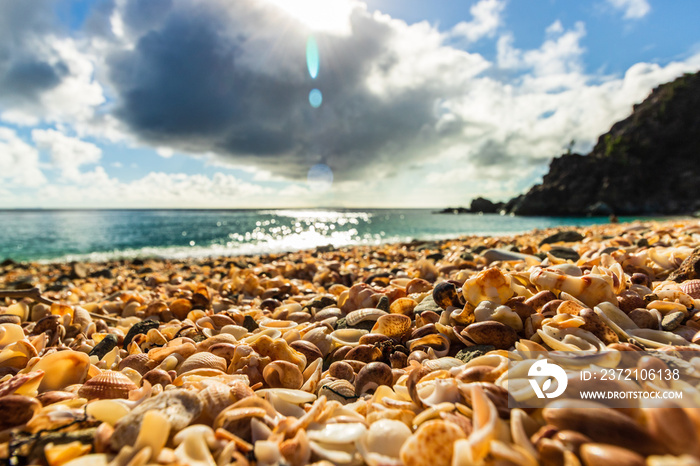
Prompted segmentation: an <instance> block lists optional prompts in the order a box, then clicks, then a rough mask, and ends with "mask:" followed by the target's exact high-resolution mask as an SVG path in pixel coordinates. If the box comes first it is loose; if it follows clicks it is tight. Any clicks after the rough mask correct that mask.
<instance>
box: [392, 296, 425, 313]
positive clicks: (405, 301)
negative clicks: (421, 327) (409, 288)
mask: <svg viewBox="0 0 700 466" xmlns="http://www.w3.org/2000/svg"><path fill="white" fill-rule="evenodd" d="M416 306H418V303H417V302H416V300H415V299H411V298H399V299H397V300H395V301H394V302H393V303H391V305H390V306H389V313H391V314H402V315H405V316H412V315H413V310H414V309H415V308H416Z"/></svg>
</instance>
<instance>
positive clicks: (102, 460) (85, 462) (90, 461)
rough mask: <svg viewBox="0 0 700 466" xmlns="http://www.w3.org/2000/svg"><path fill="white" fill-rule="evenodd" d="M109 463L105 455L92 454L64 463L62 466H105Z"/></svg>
mask: <svg viewBox="0 0 700 466" xmlns="http://www.w3.org/2000/svg"><path fill="white" fill-rule="evenodd" d="M109 461H110V460H109V456H107V455H106V454H105V453H94V454H91V455H85V456H80V457H78V458H74V459H72V460H70V461H68V462H66V463H62V466H107V465H108V464H109Z"/></svg>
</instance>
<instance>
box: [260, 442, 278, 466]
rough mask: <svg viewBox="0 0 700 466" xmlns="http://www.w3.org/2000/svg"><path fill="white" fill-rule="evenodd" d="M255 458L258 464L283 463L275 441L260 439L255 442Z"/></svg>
mask: <svg viewBox="0 0 700 466" xmlns="http://www.w3.org/2000/svg"><path fill="white" fill-rule="evenodd" d="M254 451H255V459H256V460H257V462H258V464H260V465H277V464H283V463H284V461H283V460H284V458H283V457H282V453H281V452H280V449H279V446H278V445H277V443H276V442H273V441H268V440H261V441H259V442H255V450H254Z"/></svg>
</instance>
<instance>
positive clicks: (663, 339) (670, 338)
mask: <svg viewBox="0 0 700 466" xmlns="http://www.w3.org/2000/svg"><path fill="white" fill-rule="evenodd" d="M627 333H628V334H629V335H630V336H632V337H634V339H635V340H637V341H639V342H640V343H641V344H643V345H644V346H648V347H650V348H661V347H662V346H668V345H672V346H696V345H692V344H691V343H689V342H688V340H686V339H685V338H683V337H681V336H679V335H676V334H675V333H671V332H664V331H663V330H652V329H648V328H638V329H634V330H628V331H627Z"/></svg>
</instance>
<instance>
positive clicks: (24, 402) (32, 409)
mask: <svg viewBox="0 0 700 466" xmlns="http://www.w3.org/2000/svg"><path fill="white" fill-rule="evenodd" d="M39 409H41V403H39V402H38V401H37V400H35V399H34V398H30V397H28V396H24V395H5V396H3V397H2V398H0V413H2V416H0V431H2V430H5V429H10V428H12V427H16V426H19V425H22V424H25V423H27V422H29V420H30V419H31V418H32V417H33V416H34V413H36V412H37V411H39Z"/></svg>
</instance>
